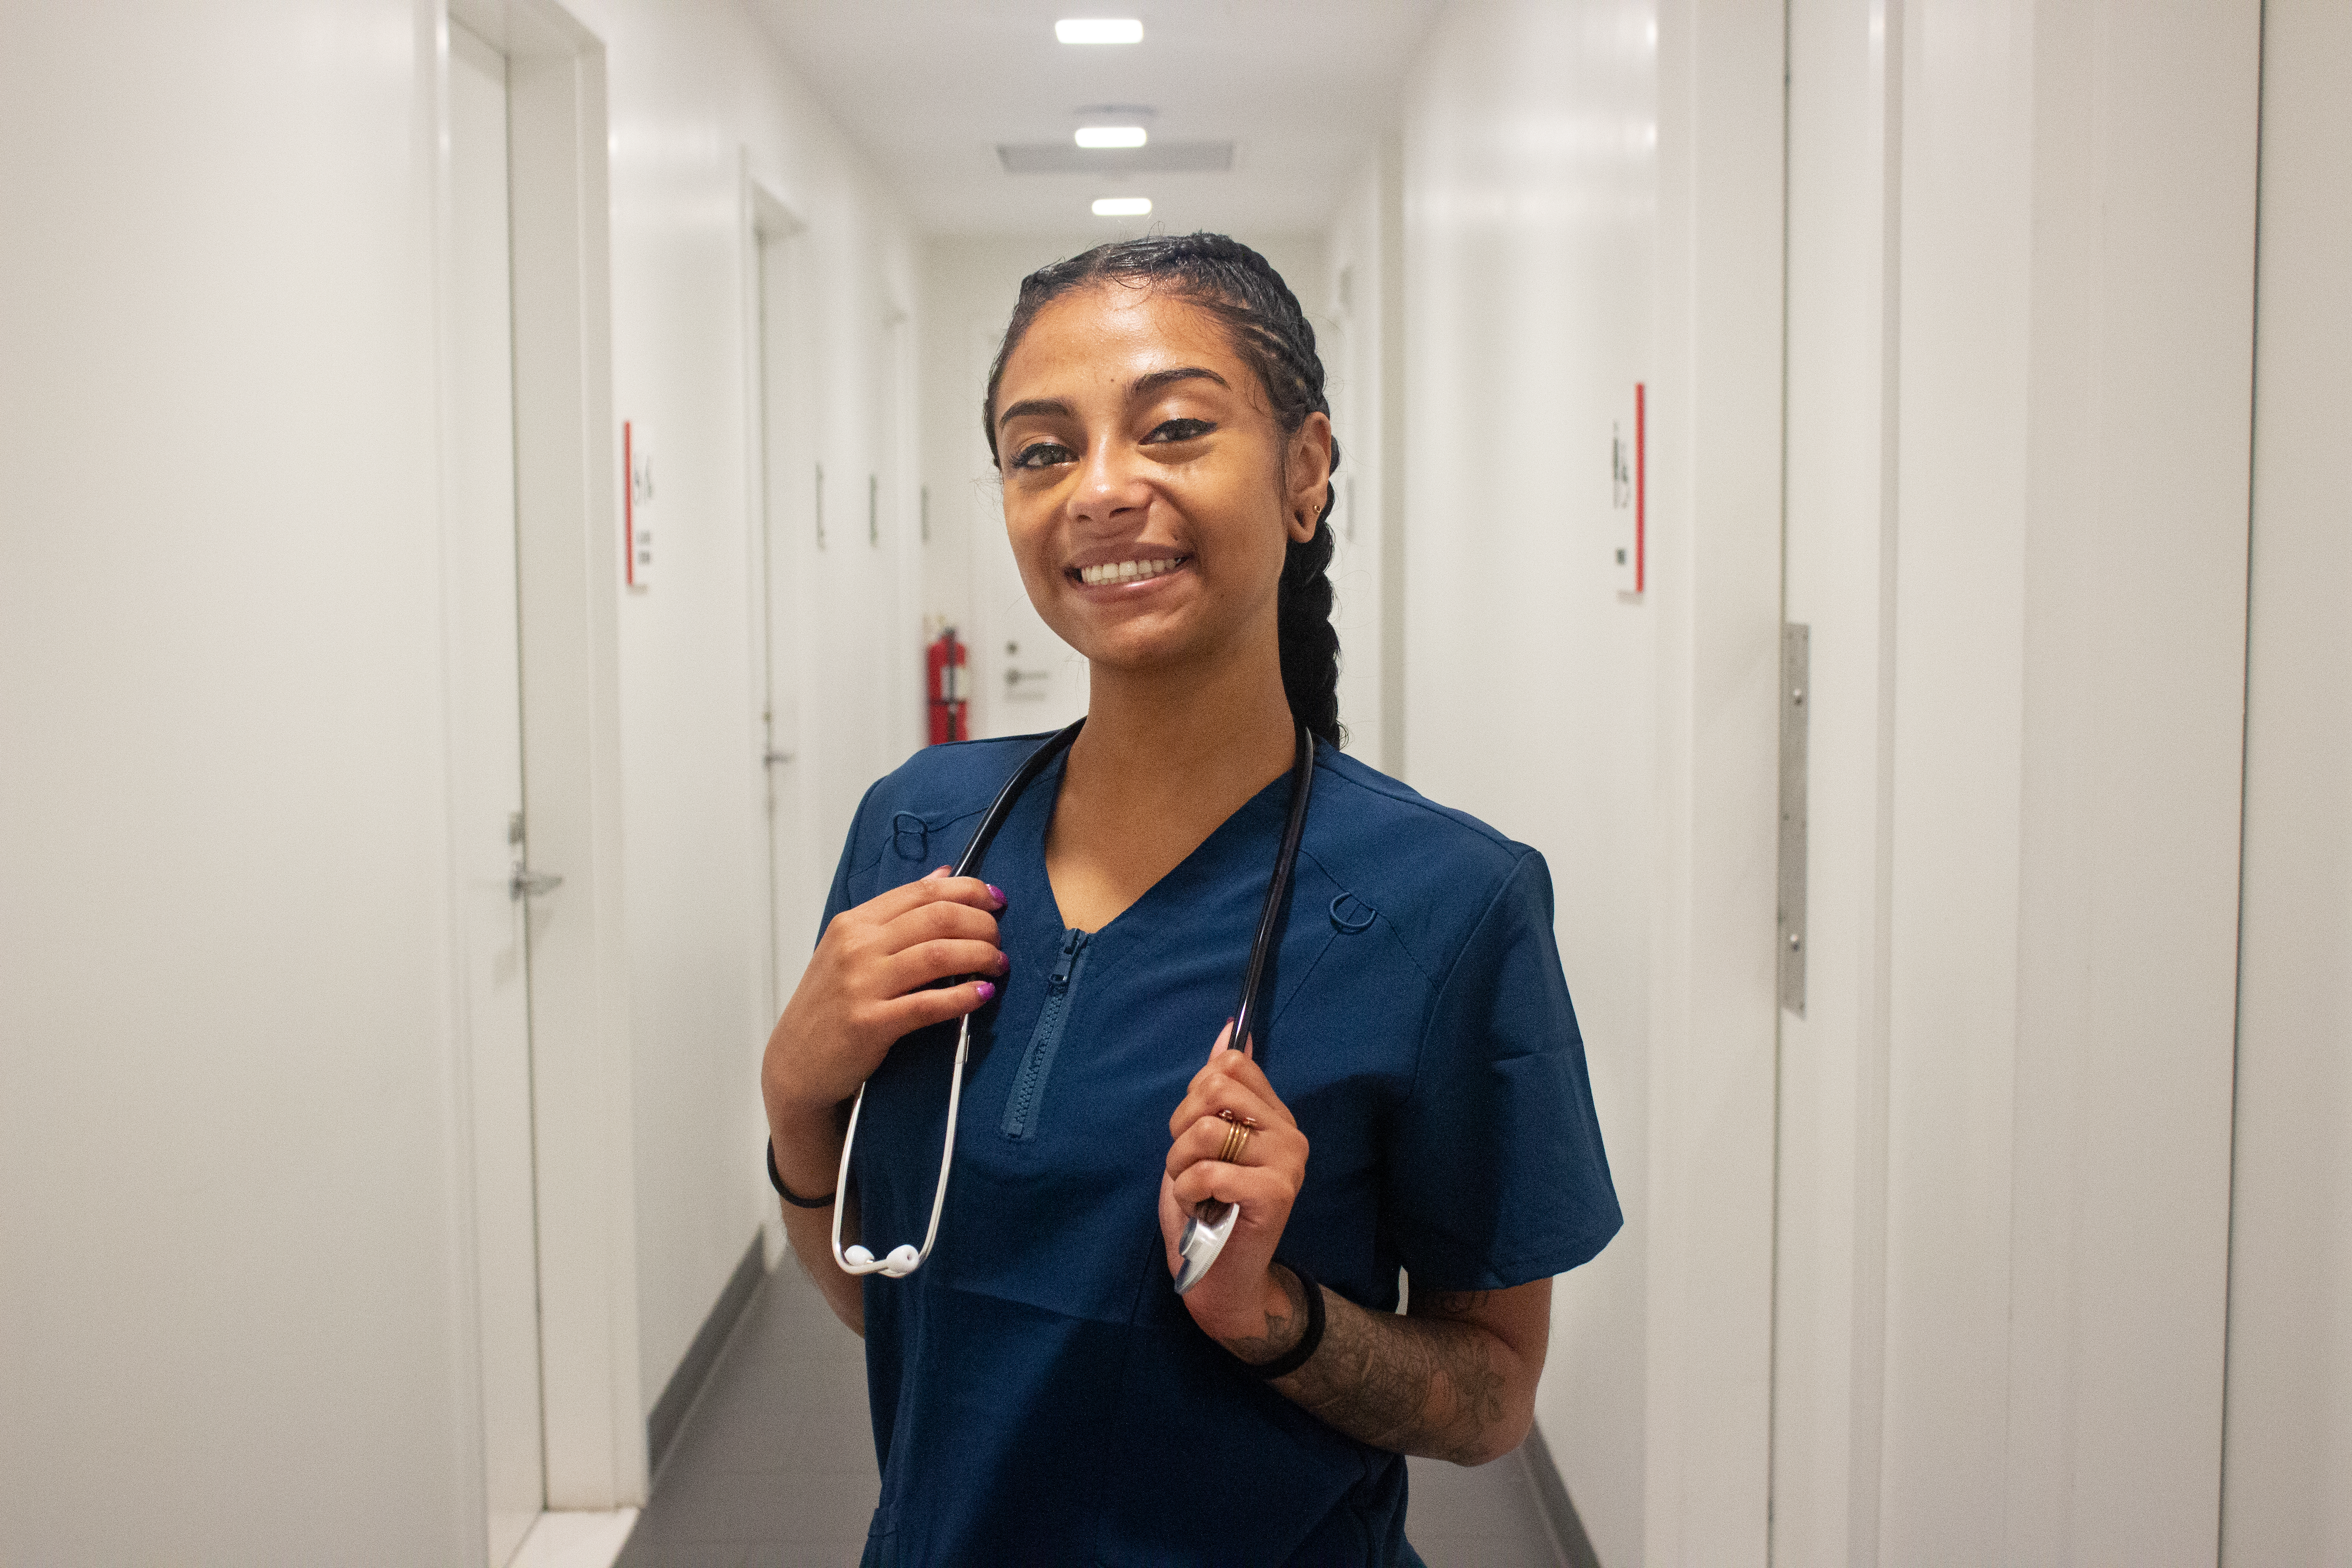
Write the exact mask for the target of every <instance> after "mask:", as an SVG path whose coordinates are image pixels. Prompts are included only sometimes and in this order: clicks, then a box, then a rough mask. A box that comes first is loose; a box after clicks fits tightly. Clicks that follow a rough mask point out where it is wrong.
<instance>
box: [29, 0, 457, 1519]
mask: <svg viewBox="0 0 2352 1568" xmlns="http://www.w3.org/2000/svg"><path fill="white" fill-rule="evenodd" d="M9 35H10V46H9V47H8V48H7V50H6V51H5V55H0V143H5V146H7V147H8V148H9V149H10V154H9V156H8V157H7V158H6V159H5V161H0V205H5V209H6V210H7V212H8V213H9V214H10V217H9V220H8V222H7V223H6V224H5V225H0V344H5V347H0V360H5V363H6V365H7V367H8V369H7V372H6V374H5V376H0V411H5V423H0V430H5V434H0V442H5V451H6V461H7V468H8V472H9V474H10V476H11V477H10V483H9V487H8V489H9V498H8V502H7V506H6V509H5V529H6V545H7V550H8V554H9V557H10V559H11V560H12V562H13V563H14V567H15V570H12V571H10V572H9V573H8V574H7V579H6V582H5V587H0V668H5V669H6V670H7V671H8V672H9V678H8V679H7V680H6V681H5V683H0V734H5V737H7V738H6V741H5V745H0V757H5V761H0V769H5V774H0V778H5V782H0V794H5V802H6V808H7V809H6V810H5V811H0V865H5V870H0V911H4V912H5V913H0V928H5V933H6V937H5V942H0V966H5V969H0V1081H5V1083H6V1085H7V1087H6V1089H5V1092H0V1206H5V1218H0V1235H5V1238H6V1240H5V1245H0V1322H5V1323H6V1325H7V1327H6V1330H5V1333H0V1346H5V1348H0V1410H5V1412H6V1416H5V1419H0V1465H5V1469H6V1470H7V1473H8V1476H9V1481H8V1484H7V1486H6V1487H5V1488H0V1556H5V1557H6V1558H7V1559H9V1560H10V1561H12V1562H23V1563H60V1564H64V1563H142V1562H163V1561H172V1562H178V1563H257V1562H278V1563H294V1562H336V1561H340V1562H352V1563H358V1562H373V1563H386V1564H393V1563H444V1562H456V1561H459V1560H461V1559H462V1558H463V1557H464V1556H465V1555H466V1554H467V1551H468V1550H469V1549H471V1550H476V1551H478V1544H477V1543H478V1541H479V1539H480V1537H479V1534H478V1527H477V1526H476V1525H475V1524H473V1523H472V1522H471V1521H469V1520H468V1519H467V1511H466V1507H465V1505H464V1503H463V1501H462V1499H463V1498H464V1496H465V1495H466V1493H467V1489H468V1488H469V1487H478V1484H479V1483H478V1477H473V1476H470V1475H469V1473H468V1469H469V1466H470V1463H471V1461H470V1459H469V1458H468V1456H467V1448H466V1443H467V1437H466V1433H467V1429H468V1427H469V1426H470V1424H471V1421H472V1416H471V1413H470V1409H469V1408H468V1407H467V1404H466V1401H467V1399H468V1398H469V1397H470V1396H469V1394H468V1393H467V1390H466V1385H465V1383H464V1378H463V1372H462V1368H461V1364H460V1363H461V1359H462V1355H461V1349H460V1329H459V1325H460V1323H461V1322H466V1321H468V1316H469V1313H470V1305H469V1303H467V1302H466V1301H462V1300H461V1299H460V1296H459V1291H458V1254H459V1249H460V1240H461V1237H462V1236H463V1235H464V1232H463V1230H462V1229H461V1226H460V1216H459V1215H458V1214H457V1212H456V1210H455V1208H454V1207H453V1202H454V1186H453V1180H452V1173H453V1171H454V1169H455V1164H456V1153H457V1151H456V1150H455V1147H454V1145H453V1142H452V1114H451V1105H452V1093H453V1082H452V1077H453V1069H454V1061H453V1058H452V1055H451V1051H450V1045H449V1041H450V1038H451V1030H452V1004H451V990H450V984H449V980H450V975H451V934H450V932H449V930H448V929H447V924H446V918H447V911H448V908H449V904H448V894H447V890H446V887H445V885H444V875H445V868H446V864H447V852H446V845H447V839H446V832H445V829H444V824H443V800H444V791H445V787H446V786H445V775H444V763H443V736H444V728H443V712H442V680H443V671H442V664H441V660H440V655H439V650H440V648H441V645H442V643H441V637H442V632H441V622H440V615H441V587H440V557H439V553H438V548H437V541H438V524H437V521H436V494H435V483H436V481H435V475H436V455H435V447H434V434H435V433H434V423H433V420H434V396H435V387H434V342H435V330H436V329H435V318H434V311H433V298H432V293H431V284H432V276H433V275H432V271H431V265H430V264H431V253H430V248H429V247H430V239H431V234H432V229H431V226H430V213H431V208H430V204H429V201H430V186H429V183H428V171H429V169H430V167H431V163H430V159H431V155H432V152H433V148H432V143H431V141H430V138H429V134H428V132H429V128H430V126H431V125H432V123H433V120H432V117H431V113H430V99H429V97H428V94H429V90H430V87H431V80H432V78H431V71H430V62H431V60H432V58H433V54H432V47H433V46H432V34H431V33H430V32H429V31H428V30H427V29H426V28H425V26H424V25H423V23H422V19H421V17H420V15H419V10H418V8H417V7H415V5H411V4H409V3H408V0H283V3H280V4H276V5H268V4H256V5H243V6H233V7H222V6H209V7H190V6H185V5H173V4H166V3H154V4H138V3H133V0H121V3H117V4H110V5H77V6H64V7H49V8H31V9H26V8H16V9H14V10H12V12H11V14H10V17H9ZM101 66H102V68H101Z"/></svg>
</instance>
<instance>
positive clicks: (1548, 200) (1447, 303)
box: [1359, 0, 1682, 1563]
mask: <svg viewBox="0 0 2352 1568" xmlns="http://www.w3.org/2000/svg"><path fill="white" fill-rule="evenodd" d="M1649 16H1650V14H1649V12H1648V9H1647V8H1646V7H1645V6H1642V5H1610V4H1583V5H1551V4H1542V3H1538V0H1524V3H1513V0H1487V3H1464V4H1458V5H1454V6H1453V7H1452V8H1451V9H1450V10H1449V11H1448V12H1447V14H1446V15H1445V16H1444V18H1443V20H1442V21H1441V22H1440V23H1439V25H1438V26H1437V28H1436V30H1435V32H1434V33H1433V36H1432V37H1431V38H1430V39H1429V40H1428V42H1427V44H1426V45H1425V46H1424V48H1423V60H1422V63H1421V65H1420V66H1419V68H1417V70H1416V72H1415V73H1414V75H1413V77H1412V80H1411V82H1410V84H1409V87H1408V89H1407V93H1406V98H1405V104H1404V123H1403V131H1402V137H1403V141H1402V159H1403V168H1402V223H1403V244H1402V251H1403V255H1402V262H1403V273H1404V277H1403V314H1404V330H1405V343H1404V352H1403V361H1404V365H1403V370H1404V382H1403V417H1402V427H1401V429H1402V441H1403V445H1404V452H1403V461H1404V485H1405V503H1404V512H1405V518H1406V532H1405V537H1404V540H1403V583H1402V603H1403V609H1404V614H1405V626H1404V640H1405V647H1406V653H1407V663H1406V665H1405V708H1406V712H1405V719H1406V726H1407V727H1406V731H1405V735H1404V746H1403V755H1404V768H1403V771H1404V776H1405V777H1406V779H1408V780H1409V781H1410V782H1411V783H1412V785H1413V786H1414V788H1416V789H1421V790H1423V791H1424V792H1425V793H1427V794H1429V795H1431V796H1432V797H1433V798H1434V799H1436V800H1441V801H1444V803H1446V804H1448V805H1452V806H1458V807H1461V808H1463V809H1465V810H1469V811H1472V812H1475V813H1476V814H1477V815H1478V816H1480V817H1482V818H1484V819H1486V821H1489V822H1491V823H1493V824H1494V825H1495V826H1496V827H1497V828H1499V829H1501V830H1502V831H1505V832H1507V833H1510V834H1511V835H1513V836H1514V837H1516V838H1518V839H1520V840H1523V841H1527V842H1528V843H1531V844H1533V845H1535V846H1536V847H1537V848H1538V849H1539V850H1541V851H1542V852H1544V854H1545V856H1546V857H1547V859H1548V860H1549V862H1550V865H1551V872H1552V878H1553V882H1554V884H1555V887H1556V890H1557V894H1558V898H1559V920H1558V925H1559V942H1560V949H1561V956H1562V958H1563V960H1564V962H1565V964H1566V966H1567V970H1568V981H1569V988H1570V992H1571V993H1572V994H1573V995H1574V997H1575V998H1576V1006H1577V1014H1578V1019H1579V1021H1580V1024H1581V1026H1582V1028H1583V1032H1584V1037H1585V1048H1586V1051H1587V1055H1588V1058H1589V1060H1590V1061H1591V1071H1592V1080H1593V1092H1594V1096H1595V1099H1596V1101H1597V1102H1598V1103H1599V1107H1600V1113H1601V1128H1602V1131H1603V1134H1604V1135H1605V1136H1606V1138H1607V1141H1608V1145H1609V1155H1610V1165H1611V1167H1612V1171H1613V1172H1614V1174H1615V1176H1616V1180H1617V1190H1618V1196H1619V1198H1620V1199H1621V1201H1622V1203H1623V1205H1624V1208H1625V1212H1626V1214H1627V1216H1628V1218H1629V1224H1628V1226H1627V1228H1626V1230H1625V1232H1624V1233H1623V1234H1622V1235H1621V1236H1620V1237H1619V1238H1618V1239H1616V1240H1615V1241H1613V1242H1612V1243H1611V1245H1610V1247H1609V1248H1608V1249H1607V1250H1606V1251H1604V1252H1603V1253H1601V1256H1600V1258H1599V1259H1597V1260H1595V1261H1593V1262H1591V1263H1590V1264H1588V1265H1586V1266H1585V1267H1584V1268H1582V1269H1580V1270H1577V1271H1576V1272H1574V1273H1572V1274H1570V1275H1569V1276H1568V1277H1567V1278H1566V1279H1564V1280H1562V1281H1559V1285H1558V1287H1557V1294H1556V1297H1555V1301H1556V1306H1555V1310H1554V1325H1553V1338H1552V1348H1551V1354H1550V1359H1549V1364H1548V1366H1547V1369H1546V1374H1545V1379H1544V1384H1543V1387H1542V1389H1541V1391H1540V1393H1539V1396H1538V1406H1537V1409H1538V1419H1539V1420H1540V1421H1541V1423H1542V1426H1543V1429H1544V1435H1545V1437H1546V1440H1547V1441H1548V1443H1549V1446H1550V1448H1551V1451H1552V1453H1553V1455H1554V1456H1555V1458H1558V1460H1559V1464H1560V1468H1561V1470H1562V1472H1563V1475H1564V1479H1566V1481H1567V1484H1568V1488H1569V1490H1570V1494H1571V1496H1572V1498H1573V1499H1574V1500H1575V1502H1576V1504H1577V1507H1578V1509H1579V1511H1580V1513H1581V1514H1582V1517H1583V1520H1584V1522H1585V1525H1586V1528H1587V1530H1588V1531H1589V1532H1590V1533H1591V1537H1592V1539H1593V1542H1594V1544H1595V1546H1596V1548H1597V1549H1598V1551H1599V1552H1600V1554H1601V1560H1602V1561H1603V1562H1605V1563H1637V1562H1640V1561H1642V1560H1643V1435H1644V1421H1645V1411H1644V1403H1645V1394H1644V1389H1645V1382H1646V1379H1645V1374H1644V1366H1643V1343H1644V1330H1643V1312H1644V1283H1643V1281H1644V1270H1645V1267H1646V1265H1647V1261H1648V1258H1647V1246H1648V1235H1647V1230H1648V1228H1647V1226H1646V1224H1645V1219H1644V1211H1645V1201H1646V1194H1647V1190H1648V1182H1647V1179H1646V1170H1645V1167H1646V1164H1647V1160H1648V1145H1647V1137H1646V1128H1645V1126H1644V1117H1645V1114H1646V1107H1647V1093H1648V1053H1649V1051H1650V1048H1651V1037H1650V983H1651V972H1650V940H1649V932H1648V929H1647V924H1646V917H1647V913H1648V910H1649V907H1650V894H1649V888H1650V884H1651V882H1652V879H1653V878H1654V876H1655V875H1656V874H1657V873H1658V866H1657V862H1656V860H1655V855H1654V848H1653V841H1652V838H1651V834H1650V831H1649V829H1650V827H1651V824H1652V822H1653V819H1654V785H1655V780H1656V779H1657V777H1658V774H1657V768H1656V761H1655V755H1654V754H1655V747H1656V745H1657V735H1656V728H1655V726H1656V716H1655V707H1654V669H1655V665H1654V638H1655V635H1656V633H1655V630H1654V621H1655V618H1656V614H1657V610H1656V605H1655V603H1654V602H1649V603H1644V602H1642V601H1629V600H1625V599H1621V598H1620V597H1619V594H1618V592H1617V589H1616V586H1615V566H1614V560H1613V553H1612V551H1613V546H1614V543H1615V538H1616V529H1617V519H1616V517H1615V515H1614V507H1613V499H1614V497H1613V492H1612V477H1611V471H1610V436H1611V427H1612V422H1619V423H1622V424H1623V425H1624V426H1625V428H1626V430H1627V432H1628V433H1629V434H1630V430H1631V423H1632V421H1631V414H1632V402H1633V383H1634V382H1636V381H1639V380H1643V379H1645V378H1651V379H1654V376H1653V365H1654V355H1653V336H1652V326H1651V310H1652V305H1653V301H1654V298H1655V295H1654V283H1653V276H1652V267H1653V262H1654V248H1653V247H1654V183H1655V157H1656V155H1655V152H1654V146H1655V131H1656V120H1655V114H1654V103H1655V94H1656V84H1655V76H1654V70H1655V67H1654V55H1653V52H1652V49H1653V35H1652V34H1651V31H1650V28H1649V26H1648V22H1649ZM1359 200H1360V198H1359ZM1655 454H1656V448H1655V447H1654V448H1653V469H1652V472H1653V474H1655V473H1656V455H1655ZM1653 494H1654V495H1655V492H1653ZM1655 515H1656V514H1655V513H1653V517H1655ZM1680 591H1682V590H1681V589H1680V588H1679V587H1678V586H1677V587H1675V588H1667V587H1665V586H1664V584H1663V583H1661V585H1660V587H1659V590H1658V592H1655V593H1654V594H1653V595H1652V599H1653V601H1654V600H1655V599H1656V598H1657V597H1658V596H1659V594H1660V593H1667V592H1680Z"/></svg>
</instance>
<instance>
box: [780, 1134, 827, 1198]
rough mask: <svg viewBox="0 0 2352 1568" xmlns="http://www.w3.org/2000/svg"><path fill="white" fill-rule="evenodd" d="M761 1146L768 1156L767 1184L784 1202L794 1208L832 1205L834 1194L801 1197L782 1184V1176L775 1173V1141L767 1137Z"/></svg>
mask: <svg viewBox="0 0 2352 1568" xmlns="http://www.w3.org/2000/svg"><path fill="white" fill-rule="evenodd" d="M763 1148H764V1150H765V1152H766V1154H767V1156H768V1185H769V1186H772V1187H774V1188H775V1189H776V1196H777V1197H781V1198H782V1199H783V1200H784V1201H785V1202H786V1203H789V1204H791V1205H792V1206H793V1207H794V1208H830V1207H833V1200H834V1197H835V1195H834V1194H832V1193H826V1194H825V1195H824V1197H802V1196H801V1195H800V1194H798V1193H796V1192H794V1191H793V1189H792V1188H790V1187H788V1186H785V1185H784V1178H783V1177H782V1176H778V1175H777V1174H776V1141H775V1140H774V1139H773V1138H771V1139H769V1140H768V1142H767V1143H766V1145H763Z"/></svg>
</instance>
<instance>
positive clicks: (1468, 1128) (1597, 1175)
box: [1384, 850, 1624, 1291]
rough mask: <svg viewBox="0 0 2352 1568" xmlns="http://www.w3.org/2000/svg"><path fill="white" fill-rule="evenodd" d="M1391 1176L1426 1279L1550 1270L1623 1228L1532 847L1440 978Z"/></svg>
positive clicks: (1485, 1278) (1457, 1285)
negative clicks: (1450, 965) (1448, 968)
mask: <svg viewBox="0 0 2352 1568" xmlns="http://www.w3.org/2000/svg"><path fill="white" fill-rule="evenodd" d="M1385 1180H1386V1183H1387V1188H1388V1190H1387V1194H1386V1197H1387V1202H1386V1204H1385V1206H1384V1207H1386V1209H1387V1212H1388V1213H1389V1214H1390V1215H1391V1217H1393V1223H1394V1225H1395V1231H1394V1234H1395V1237H1396V1242H1397V1251H1398V1255H1399V1256H1400V1257H1401V1258H1402V1260H1403V1262H1404V1266H1405V1270H1406V1272H1407V1273H1408V1274H1409V1275H1410V1276H1411V1277H1412V1281H1413V1283H1414V1284H1415V1285H1416V1286H1417V1287H1427V1288H1432V1289H1441V1290H1448V1291H1492V1290H1503V1289H1506V1288H1507V1287H1509V1286H1512V1285H1522V1284H1526V1283H1528V1281H1533V1280H1541V1279H1548V1278H1549V1277H1550V1276H1552V1275H1554V1274H1559V1273H1564V1272H1565V1271H1567V1270H1570V1269H1573V1268H1575V1267H1576V1266H1577V1265H1578V1264H1580V1263H1582V1262H1585V1261H1586V1260H1589V1259H1591V1257H1592V1256H1593V1255H1594V1254H1595V1253H1597V1252H1599V1251H1600V1250H1601V1248H1602V1247H1603V1246H1605V1245H1606V1244H1607V1243H1608V1240H1609V1239H1610V1238H1611V1237H1612V1236H1614V1235H1615V1234H1616V1233H1617V1230H1618V1228H1619V1227H1620V1226H1622V1224H1623V1223H1624V1221H1623V1218H1622V1215H1621V1214H1620V1213H1619V1211H1618V1207H1617V1193H1616V1188H1615V1187H1614V1186H1613V1185H1612V1183H1611V1181H1610V1179H1609V1159H1608V1155H1606V1154H1605V1153H1604V1152H1603V1150H1602V1148H1601V1126H1600V1123H1599V1120H1598V1118H1597V1117H1596V1116H1595V1114H1594V1112H1593V1108H1592V1085H1591V1079H1590V1077H1589V1076H1588V1074H1587V1073H1586V1071H1585V1061H1584V1042H1583V1040H1582V1039H1581V1037H1580V1035H1579V1034H1578V1033H1577V1028H1576V1013H1575V1009H1573V1008H1572V1007H1571V1006H1570V1002H1569V997H1568V980H1567V977H1566V976H1564V975H1563V974H1562V973H1561V971H1560V963H1559V946H1558V944H1557V942H1556V941H1555V940H1554V938H1553V936H1552V907H1551V877H1550V873H1549V872H1548V871H1547V869H1546V868H1545V865H1544V861H1543V857H1542V856H1541V855H1539V854H1538V853H1537V852H1534V851H1532V850H1529V851H1528V852H1526V854H1525V855H1523V856H1522V857H1521V858H1520V860H1519V862H1518V863H1517V865H1516V866H1514V867H1513V869H1512V871H1511V873H1510V875H1509V876H1508V877H1507V879H1506V880H1505V881H1504V883H1503V885H1502V886H1501V888H1500V889H1498V890H1497V891H1496V894H1495V895H1494V897H1493V899H1492V900H1491V901H1490V902H1489V903H1488V904H1487V906H1486V912H1485V913H1484V915H1481V916H1480V918H1479V920H1478V923H1477V925H1476V926H1475V928H1474V929H1473V930H1472V932H1471V935H1470V936H1469V939H1468V940H1467V942H1465V945H1464V946H1463V948H1462V950H1461V952H1460V953H1459V954H1458V955H1457V956H1456V957H1455V958H1454V963H1453V966H1452V967H1451V969H1450V970H1449V971H1448V972H1447V974H1446V975H1445V977H1444V980H1443V981H1442V983H1441V985H1440V988H1439V990H1438V993H1437V998H1436V1000H1435V1003H1434V1005H1433V1008H1432V1009H1431V1013H1430V1018H1429V1021H1428V1025H1427V1030H1426V1032H1425V1033H1424V1034H1423V1039H1422V1042H1421V1050H1420V1056H1419V1061H1418V1062H1417V1064H1416V1067H1415V1070H1414V1073H1413V1083H1412V1092H1410V1094H1409V1095H1408V1096H1407V1098H1406V1101H1405V1103H1404V1105H1403V1106H1402V1110H1401V1113H1400V1115H1399V1118H1398V1122H1397V1124H1396V1129H1395V1135H1394V1137H1393V1139H1392V1141H1391V1157H1390V1159H1389V1160H1388V1161H1387V1162H1386V1176H1385Z"/></svg>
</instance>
